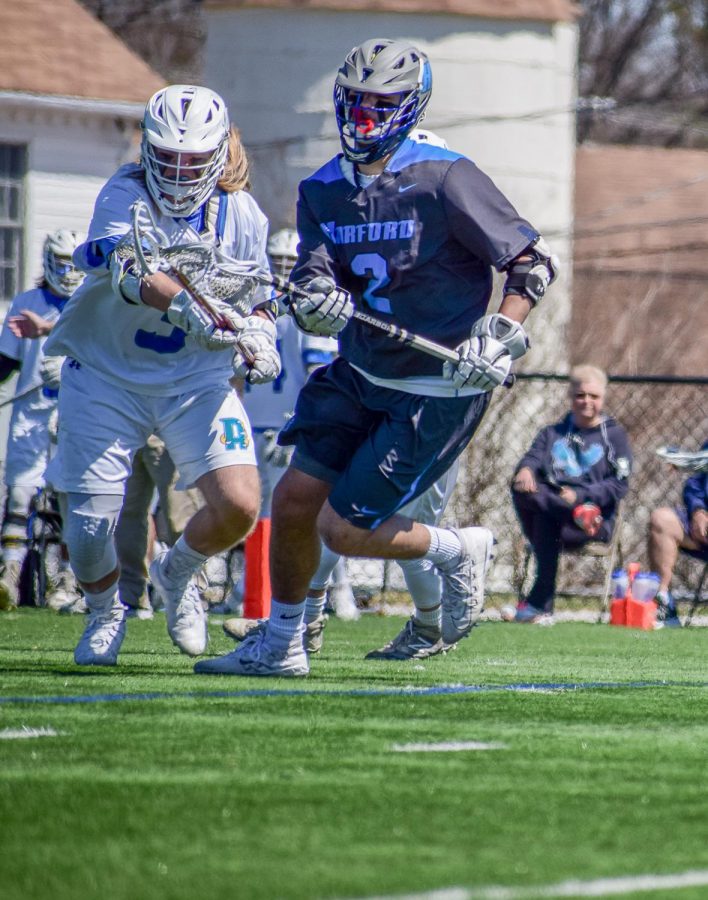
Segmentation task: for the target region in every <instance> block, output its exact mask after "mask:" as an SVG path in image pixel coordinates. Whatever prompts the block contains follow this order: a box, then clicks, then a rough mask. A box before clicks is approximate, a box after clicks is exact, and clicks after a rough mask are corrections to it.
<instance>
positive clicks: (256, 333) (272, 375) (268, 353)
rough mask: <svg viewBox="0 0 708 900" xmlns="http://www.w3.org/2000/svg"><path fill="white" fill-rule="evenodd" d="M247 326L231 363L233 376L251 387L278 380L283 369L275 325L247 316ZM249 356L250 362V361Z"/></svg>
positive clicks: (239, 339)
mask: <svg viewBox="0 0 708 900" xmlns="http://www.w3.org/2000/svg"><path fill="white" fill-rule="evenodd" d="M244 323H245V326H244V328H243V330H242V331H241V332H240V333H239V336H238V344H239V346H238V349H237V350H236V352H235V353H234V358H233V363H232V365H233V367H234V375H236V377H237V378H243V379H245V380H246V381H247V382H248V383H249V384H266V383H267V382H269V381H275V379H276V378H277V377H278V375H280V370H281V368H282V366H281V362H280V354H279V353H278V348H277V346H276V330H275V323H274V322H271V321H270V319H264V318H263V317H262V316H248V317H247V318H246V319H244ZM244 351H245V352H244ZM247 356H250V357H251V359H250V360H249V359H247V358H246V357H247Z"/></svg>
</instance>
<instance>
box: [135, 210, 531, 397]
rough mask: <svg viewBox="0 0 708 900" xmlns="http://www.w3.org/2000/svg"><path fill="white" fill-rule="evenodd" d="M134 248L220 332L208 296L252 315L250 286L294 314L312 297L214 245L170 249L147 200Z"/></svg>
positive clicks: (390, 328)
mask: <svg viewBox="0 0 708 900" xmlns="http://www.w3.org/2000/svg"><path fill="white" fill-rule="evenodd" d="M132 244H133V245H134V252H133V255H134V256H135V258H136V259H137V260H138V263H139V265H140V266H141V268H143V269H144V272H145V274H148V273H153V272H155V271H158V269H159V270H161V271H166V272H167V273H168V274H169V275H172V276H173V277H175V278H177V279H178V280H179V282H180V284H182V285H183V286H184V287H185V289H186V290H187V291H188V292H189V293H190V296H193V297H194V299H195V300H196V301H197V302H198V303H199V304H200V305H201V306H202V307H203V308H204V309H205V310H206V311H207V312H208V314H209V315H210V317H211V318H212V320H213V321H214V322H215V324H216V325H217V326H218V327H224V326H223V325H222V324H221V321H222V317H221V316H219V314H218V312H217V311H216V310H214V309H213V308H212V307H211V304H210V302H209V297H213V298H216V299H219V300H222V301H224V302H227V303H229V304H230V305H235V306H236V309H237V311H238V312H239V313H240V314H241V315H248V314H249V313H250V307H249V308H244V307H243V306H239V305H238V301H236V303H235V304H234V300H233V298H234V297H236V298H238V296H239V295H243V294H244V293H245V292H247V291H246V289H247V288H248V285H249V284H250V285H253V284H254V283H255V284H260V285H263V286H264V287H271V288H274V289H275V290H276V291H277V292H278V293H279V294H281V297H280V299H281V301H282V303H283V304H284V306H286V307H287V308H288V310H290V311H292V308H293V300H297V298H298V297H300V298H306V297H308V296H309V294H308V293H307V291H305V290H303V288H301V287H298V286H297V285H296V284H293V283H292V282H291V281H288V280H287V279H286V278H283V277H282V276H281V275H276V274H274V273H273V272H271V271H270V270H268V269H266V268H264V267H263V266H260V265H259V264H258V263H257V262H255V261H254V260H235V259H231V258H230V257H229V256H227V255H226V254H225V253H223V252H222V251H221V250H219V249H218V248H215V247H213V246H211V245H209V244H203V243H198V242H195V243H189V244H177V245H175V246H173V247H166V246H165V244H166V238H165V236H164V234H163V233H162V232H161V231H160V229H159V228H158V227H157V225H156V223H155V220H154V218H153V216H152V211H151V210H150V208H149V206H148V205H147V204H146V203H145V202H144V201H142V200H138V201H136V203H134V204H133V229H132ZM144 247H147V251H148V254H149V256H146V255H145V250H144ZM201 288H203V290H202V289H201ZM352 318H354V319H357V320H358V321H360V322H365V323H366V324H367V325H369V326H371V327H372V328H376V329H377V330H379V331H383V332H384V333H385V334H387V335H388V336H389V337H390V338H392V339H393V340H395V341H397V342H398V343H399V344H403V345H404V346H406V347H413V348H414V349H415V350H419V351H421V352H422V353H427V354H428V355H429V356H433V357H435V358H436V359H441V360H443V361H445V362H450V363H453V364H457V363H459V361H460V354H459V353H458V352H457V351H456V350H451V349H450V348H449V347H445V346H443V345H442V344H438V343H436V342H435V341H431V340H430V339H429V338H425V337H422V336H421V335H419V334H414V333H413V332H410V331H408V329H406V328H400V327H399V326H398V325H394V324H393V323H392V322H383V321H382V320H381V319H377V318H376V317H375V316H371V315H369V313H366V312H363V311H362V310H359V309H355V310H354V312H353V313H352ZM249 361H250V360H249ZM515 380H516V379H515V376H514V375H510V376H508V377H507V379H506V380H505V382H504V385H505V386H506V387H511V385H513V383H514V381H515Z"/></svg>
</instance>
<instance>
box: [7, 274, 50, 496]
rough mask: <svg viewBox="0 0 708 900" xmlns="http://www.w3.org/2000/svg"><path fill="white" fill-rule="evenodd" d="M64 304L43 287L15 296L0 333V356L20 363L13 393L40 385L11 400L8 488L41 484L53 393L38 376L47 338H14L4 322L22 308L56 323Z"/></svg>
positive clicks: (20, 311)
mask: <svg viewBox="0 0 708 900" xmlns="http://www.w3.org/2000/svg"><path fill="white" fill-rule="evenodd" d="M65 303H66V300H65V299H64V298H63V297H58V296H57V295H56V294H54V293H52V292H51V291H50V290H49V289H47V288H33V289H32V290H29V291H25V292H24V293H22V294H18V295H17V296H16V297H15V299H14V300H13V301H12V304H11V305H10V309H9V311H8V313H7V317H6V318H5V324H4V325H3V328H2V332H0V353H2V354H3V355H4V356H7V357H9V358H10V359H16V360H17V361H18V362H19V364H20V371H19V375H18V376H17V385H16V387H15V393H16V394H21V393H22V392H23V391H25V390H27V388H30V387H32V386H33V385H35V384H37V385H40V387H39V388H38V389H37V390H36V391H32V393H30V394H27V396H26V397H20V398H19V399H18V400H15V402H14V403H13V406H12V416H11V419H10V428H9V432H8V442H7V455H6V460H5V482H6V484H8V485H15V484H26V485H31V486H33V487H40V486H41V485H42V472H43V470H44V467H45V466H46V464H47V459H48V453H49V444H50V441H49V432H48V429H47V425H48V422H49V416H50V415H51V413H52V410H53V409H54V408H55V407H56V405H57V391H54V390H50V389H49V388H47V387H45V386H42V378H41V376H40V374H39V367H40V362H41V359H42V349H43V347H44V345H45V344H46V341H47V338H46V337H41V338H21V337H16V336H15V335H14V334H13V333H12V332H11V331H10V328H9V325H8V319H9V318H10V316H18V315H20V314H21V313H22V311H23V310H25V309H26V310H29V311H30V312H33V313H36V315H38V316H41V317H42V318H43V319H46V320H47V321H49V322H56V320H57V319H58V318H59V313H60V311H61V308H62V306H63V305H64V304H65Z"/></svg>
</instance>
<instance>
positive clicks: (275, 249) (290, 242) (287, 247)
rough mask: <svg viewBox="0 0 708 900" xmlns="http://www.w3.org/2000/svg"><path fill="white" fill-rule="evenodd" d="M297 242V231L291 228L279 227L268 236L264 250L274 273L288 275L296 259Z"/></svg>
mask: <svg viewBox="0 0 708 900" xmlns="http://www.w3.org/2000/svg"><path fill="white" fill-rule="evenodd" d="M297 243H298V236H297V231H295V230H294V229H293V228H281V229H280V231H276V232H275V233H274V234H272V235H271V236H270V237H269V238H268V245H267V247H266V250H267V251H268V256H269V257H270V261H271V267H272V269H273V272H274V273H275V274H276V275H282V276H283V277H288V276H289V275H290V270H291V269H292V267H293V266H294V265H295V261H296V259H297Z"/></svg>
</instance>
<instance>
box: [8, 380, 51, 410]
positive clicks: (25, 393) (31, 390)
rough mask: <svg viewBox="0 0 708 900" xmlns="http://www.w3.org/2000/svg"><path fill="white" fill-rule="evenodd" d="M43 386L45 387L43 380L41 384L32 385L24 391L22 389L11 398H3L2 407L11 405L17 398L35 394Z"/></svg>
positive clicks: (20, 398)
mask: <svg viewBox="0 0 708 900" xmlns="http://www.w3.org/2000/svg"><path fill="white" fill-rule="evenodd" d="M43 387H44V382H43V381H41V382H40V383H39V384H32V385H30V387H28V388H25V389H24V391H20V393H19V394H14V395H13V396H12V397H10V398H9V399H7V400H3V401H2V402H0V409H2V408H3V406H9V405H10V404H11V403H14V402H15V400H22V398H23V397H28V396H29V395H30V394H33V393H34V392H35V391H38V390H40V389H41V388H43Z"/></svg>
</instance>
